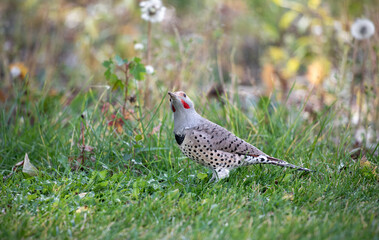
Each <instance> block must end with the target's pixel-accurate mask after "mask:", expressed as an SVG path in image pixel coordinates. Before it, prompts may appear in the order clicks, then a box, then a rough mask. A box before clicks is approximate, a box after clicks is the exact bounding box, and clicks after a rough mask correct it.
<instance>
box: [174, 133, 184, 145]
mask: <svg viewBox="0 0 379 240" xmlns="http://www.w3.org/2000/svg"><path fill="white" fill-rule="evenodd" d="M185 137H186V136H185V135H179V134H175V140H176V142H177V143H178V144H179V145H181V144H182V142H183V141H184V138H185Z"/></svg>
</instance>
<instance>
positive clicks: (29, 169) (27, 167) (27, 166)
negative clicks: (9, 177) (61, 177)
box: [22, 153, 38, 176]
mask: <svg viewBox="0 0 379 240" xmlns="http://www.w3.org/2000/svg"><path fill="white" fill-rule="evenodd" d="M22 172H23V173H25V174H27V175H29V176H36V175H38V170H37V168H36V167H35V166H34V165H33V164H32V163H31V162H30V160H29V157H28V154H27V153H25V159H24V166H23V168H22Z"/></svg>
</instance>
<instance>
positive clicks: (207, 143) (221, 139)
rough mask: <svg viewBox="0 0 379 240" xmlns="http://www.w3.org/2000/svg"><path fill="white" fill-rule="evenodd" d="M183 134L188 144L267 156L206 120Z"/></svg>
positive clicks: (241, 153) (235, 152)
mask: <svg viewBox="0 0 379 240" xmlns="http://www.w3.org/2000/svg"><path fill="white" fill-rule="evenodd" d="M185 136H186V138H187V141H186V142H188V143H189V144H196V145H204V147H206V148H210V149H213V150H221V151H224V152H228V153H233V154H240V155H250V156H262V155H263V156H267V155H266V154H265V153H263V152H262V151H261V150H259V149H258V148H256V147H254V146H253V145H251V144H249V143H247V142H245V141H244V140H242V139H241V138H239V137H237V136H236V135H234V134H233V133H231V132H229V131H228V130H226V129H225V128H223V127H221V126H219V125H217V124H215V123H213V122H210V121H208V120H206V121H205V122H204V123H203V124H200V125H198V126H196V127H194V128H191V129H187V130H186V133H185Z"/></svg>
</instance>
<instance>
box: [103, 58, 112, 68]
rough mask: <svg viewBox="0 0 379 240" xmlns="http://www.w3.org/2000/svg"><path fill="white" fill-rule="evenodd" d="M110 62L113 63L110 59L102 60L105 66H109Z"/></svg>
mask: <svg viewBox="0 0 379 240" xmlns="http://www.w3.org/2000/svg"><path fill="white" fill-rule="evenodd" d="M112 64H113V61H112V59H109V60H105V61H104V62H103V66H104V67H106V68H110V67H111V65H112Z"/></svg>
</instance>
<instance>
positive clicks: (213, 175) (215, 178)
mask: <svg viewBox="0 0 379 240" xmlns="http://www.w3.org/2000/svg"><path fill="white" fill-rule="evenodd" d="M213 181H216V182H217V181H218V178H217V173H216V172H215V171H213V174H212V178H211V180H209V183H211V182H213Z"/></svg>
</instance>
